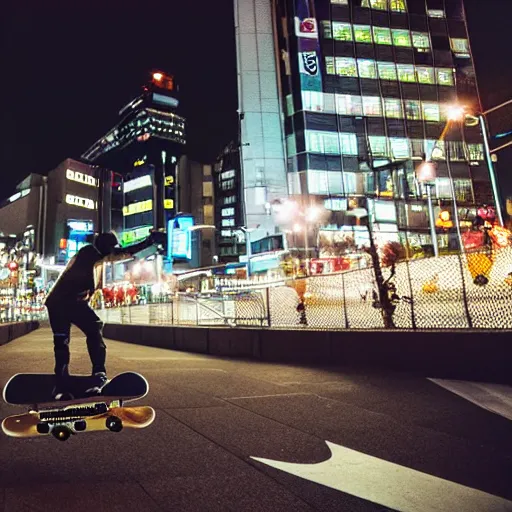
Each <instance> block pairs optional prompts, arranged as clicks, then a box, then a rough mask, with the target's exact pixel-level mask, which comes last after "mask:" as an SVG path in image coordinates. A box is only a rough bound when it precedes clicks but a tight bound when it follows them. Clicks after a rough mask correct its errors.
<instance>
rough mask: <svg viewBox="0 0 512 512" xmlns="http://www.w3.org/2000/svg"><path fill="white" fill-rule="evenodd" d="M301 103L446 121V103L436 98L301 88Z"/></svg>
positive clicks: (315, 108) (331, 110)
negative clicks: (357, 93)
mask: <svg viewBox="0 0 512 512" xmlns="http://www.w3.org/2000/svg"><path fill="white" fill-rule="evenodd" d="M302 106H303V109H304V110H306V111H308V112H324V113H326V114H338V115H343V116H362V115H365V116H370V117H388V118H391V119H408V120H411V121H432V122H444V121H446V120H447V114H446V112H447V108H448V104H447V105H446V106H445V105H444V104H442V103H438V102H435V101H420V100H401V99H400V98H382V97H380V96H359V95H357V96H356V95H351V94H337V93H336V94H334V93H323V92H316V91H302Z"/></svg>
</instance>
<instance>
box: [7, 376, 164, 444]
mask: <svg viewBox="0 0 512 512" xmlns="http://www.w3.org/2000/svg"><path fill="white" fill-rule="evenodd" d="M95 383H96V382H95V378H94V377H91V376H86V375H71V376H69V377H68V379H67V384H66V390H67V393H65V399H64V400H59V401H56V400H55V399H54V398H53V394H54V388H55V376H54V375H51V374H37V373H32V374H31V373H20V374H17V375H14V376H13V377H11V379H10V380H9V382H7V384H6V385H5V387H4V390H3V398H4V401H5V402H6V403H8V404H11V405H26V406H29V411H28V412H27V413H25V414H19V415H16V416H9V417H8V418H5V419H4V421H3V422H2V430H3V431H4V433H5V434H7V435H8V436H11V437H34V436H39V435H48V434H52V435H53V436H54V437H55V438H56V439H59V440H61V441H65V440H67V439H69V437H70V436H71V435H72V434H77V433H79V432H92V431H101V430H110V431H112V432H120V431H121V430H122V429H123V427H127V428H145V427H147V426H149V425H150V424H151V423H152V422H153V420H154V419H155V415H156V413H155V411H154V409H152V408H151V407H147V406H143V407H125V406H124V403H125V402H131V401H134V400H139V399H140V398H143V397H145V396H146V395H147V393H148V391H149V385H148V382H147V380H146V379H145V378H144V377H143V376H142V375H140V374H138V373H135V372H125V373H121V374H119V375H116V376H115V377H114V378H113V379H112V380H111V381H110V382H108V383H107V384H106V385H105V386H104V387H103V388H102V390H101V392H100V393H99V394H96V395H88V394H87V393H86V390H87V389H89V388H91V387H92V386H93V385H94V384H95Z"/></svg>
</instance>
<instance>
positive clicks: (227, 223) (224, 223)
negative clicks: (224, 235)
mask: <svg viewBox="0 0 512 512" xmlns="http://www.w3.org/2000/svg"><path fill="white" fill-rule="evenodd" d="M234 225H235V219H222V226H224V227H225V226H234Z"/></svg>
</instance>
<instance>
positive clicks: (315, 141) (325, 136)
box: [305, 130, 340, 155]
mask: <svg viewBox="0 0 512 512" xmlns="http://www.w3.org/2000/svg"><path fill="white" fill-rule="evenodd" d="M305 133H306V151H308V152H311V153H325V154H328V155H339V154H340V145H339V138H338V133H337V132H322V131H319V130H305Z"/></svg>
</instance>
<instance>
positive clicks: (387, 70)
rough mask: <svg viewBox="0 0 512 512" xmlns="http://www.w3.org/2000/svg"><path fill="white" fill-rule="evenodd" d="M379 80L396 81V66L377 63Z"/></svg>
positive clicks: (389, 63)
mask: <svg viewBox="0 0 512 512" xmlns="http://www.w3.org/2000/svg"><path fill="white" fill-rule="evenodd" d="M377 66H378V68H379V78H380V79H381V80H397V75H396V66H395V64H394V63H393V62H377Z"/></svg>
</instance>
